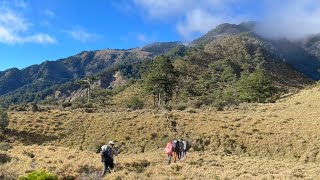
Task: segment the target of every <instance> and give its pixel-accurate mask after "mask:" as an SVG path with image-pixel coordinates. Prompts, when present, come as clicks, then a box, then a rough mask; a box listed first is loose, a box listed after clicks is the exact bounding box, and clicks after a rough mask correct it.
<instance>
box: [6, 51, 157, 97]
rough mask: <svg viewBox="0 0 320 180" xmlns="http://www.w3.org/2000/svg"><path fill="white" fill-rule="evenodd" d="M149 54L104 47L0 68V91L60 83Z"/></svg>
mask: <svg viewBox="0 0 320 180" xmlns="http://www.w3.org/2000/svg"><path fill="white" fill-rule="evenodd" d="M153 57H154V55H152V54H151V53H149V52H146V51H142V50H140V49H131V50H112V49H107V50H100V51H84V52H81V53H79V54H77V55H75V56H70V57H68V58H63V59H59V60H57V61H45V62H44V63H42V64H40V65H33V66H30V67H27V68H25V69H22V70H19V69H17V68H14V69H9V70H6V71H4V72H0V95H4V94H6V93H8V92H11V91H14V90H17V89H18V88H22V87H24V86H26V85H31V84H37V83H40V84H43V85H44V86H45V87H49V86H51V85H52V84H61V83H64V82H68V81H71V80H75V79H78V78H83V77H85V76H89V75H94V74H97V73H99V72H101V71H102V70H104V69H106V68H107V67H109V66H111V65H113V64H117V63H124V62H135V61H139V60H142V59H152V58H153Z"/></svg>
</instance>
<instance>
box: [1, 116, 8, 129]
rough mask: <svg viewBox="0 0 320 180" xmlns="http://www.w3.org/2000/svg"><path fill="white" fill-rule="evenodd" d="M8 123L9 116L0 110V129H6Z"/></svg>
mask: <svg viewBox="0 0 320 180" xmlns="http://www.w3.org/2000/svg"><path fill="white" fill-rule="evenodd" d="M8 125H9V117H8V114H7V112H4V111H0V130H5V129H7V127H8Z"/></svg>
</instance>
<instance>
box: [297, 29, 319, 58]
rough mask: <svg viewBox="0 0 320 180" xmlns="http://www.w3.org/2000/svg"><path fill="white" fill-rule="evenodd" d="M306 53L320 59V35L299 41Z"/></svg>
mask: <svg viewBox="0 0 320 180" xmlns="http://www.w3.org/2000/svg"><path fill="white" fill-rule="evenodd" d="M297 44H298V45H299V46H301V47H303V48H304V49H305V50H306V51H308V52H309V53H311V54H313V55H314V56H316V57H318V58H320V34H316V35H312V36H309V37H306V38H304V39H301V40H299V41H297Z"/></svg>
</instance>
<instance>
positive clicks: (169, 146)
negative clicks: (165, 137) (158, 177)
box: [165, 141, 173, 164]
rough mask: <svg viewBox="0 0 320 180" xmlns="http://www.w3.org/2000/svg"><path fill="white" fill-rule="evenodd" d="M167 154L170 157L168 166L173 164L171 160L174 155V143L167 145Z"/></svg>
mask: <svg viewBox="0 0 320 180" xmlns="http://www.w3.org/2000/svg"><path fill="white" fill-rule="evenodd" d="M165 153H166V154H167V156H168V164H170V163H171V159H172V154H173V143H172V141H169V142H168V143H167V146H166V148H165Z"/></svg>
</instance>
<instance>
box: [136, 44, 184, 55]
mask: <svg viewBox="0 0 320 180" xmlns="http://www.w3.org/2000/svg"><path fill="white" fill-rule="evenodd" d="M177 46H183V44H182V43H181V42H156V43H152V44H149V45H146V46H144V47H142V49H141V50H142V51H146V52H150V53H152V54H154V55H161V54H166V53H168V52H169V51H170V50H172V49H173V48H175V47H177Z"/></svg>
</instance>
